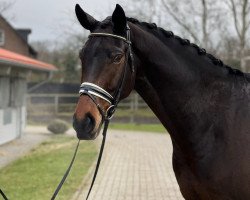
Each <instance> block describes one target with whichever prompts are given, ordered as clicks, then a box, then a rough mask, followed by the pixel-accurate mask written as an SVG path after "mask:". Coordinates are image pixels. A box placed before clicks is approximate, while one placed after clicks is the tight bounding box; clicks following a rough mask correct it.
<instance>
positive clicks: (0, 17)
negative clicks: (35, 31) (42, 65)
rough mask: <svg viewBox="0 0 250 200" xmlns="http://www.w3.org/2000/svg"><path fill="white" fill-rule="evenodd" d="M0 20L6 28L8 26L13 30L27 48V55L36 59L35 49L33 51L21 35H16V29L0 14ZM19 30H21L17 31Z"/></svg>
mask: <svg viewBox="0 0 250 200" xmlns="http://www.w3.org/2000/svg"><path fill="white" fill-rule="evenodd" d="M0 19H2V20H3V21H4V22H5V24H7V26H9V27H10V28H11V29H12V30H13V32H14V33H15V34H16V35H17V37H19V38H20V39H21V40H22V41H23V42H24V43H25V44H26V45H27V46H28V48H29V53H30V54H31V55H33V56H35V57H36V56H37V52H36V51H35V49H33V47H32V46H30V44H29V43H28V40H25V39H24V38H23V37H22V36H21V34H20V33H18V29H15V28H13V27H12V25H11V24H10V23H9V22H8V21H7V20H6V19H5V18H4V17H3V15H1V14H0ZM19 30H21V29H19Z"/></svg>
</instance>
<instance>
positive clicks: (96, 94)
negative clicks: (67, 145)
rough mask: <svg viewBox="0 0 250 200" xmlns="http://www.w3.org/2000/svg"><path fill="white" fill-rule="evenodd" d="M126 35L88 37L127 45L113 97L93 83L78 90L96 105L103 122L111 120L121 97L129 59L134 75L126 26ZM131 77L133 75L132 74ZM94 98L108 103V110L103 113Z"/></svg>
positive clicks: (94, 35)
mask: <svg viewBox="0 0 250 200" xmlns="http://www.w3.org/2000/svg"><path fill="white" fill-rule="evenodd" d="M126 31H127V33H126V35H127V37H126V38H125V37H122V36H119V35H114V34H110V33H91V34H90V35H89V37H113V38H116V39H119V40H122V41H124V42H125V43H127V44H128V51H127V52H128V53H127V54H126V63H125V66H124V68H123V73H122V76H121V78H120V82H119V84H118V87H117V90H116V92H115V94H114V96H112V95H111V94H110V93H109V92H107V91H106V90H105V89H103V88H102V87H100V86H98V85H96V84H94V83H90V82H83V83H82V84H81V86H80V90H79V94H80V95H82V94H84V95H88V96H89V97H90V98H91V99H92V100H93V102H94V103H95V104H96V106H97V108H98V110H99V112H100V114H101V115H102V118H103V119H104V120H105V118H109V119H111V118H112V117H113V115H114V112H115V108H116V107H117V105H118V102H119V100H120V96H121V92H122V89H123V86H124V82H125V77H126V73H127V71H128V70H127V68H128V65H129V59H130V60H131V63H130V65H131V71H132V73H134V71H135V69H134V65H133V54H132V49H131V40H130V28H129V26H128V25H127V29H126ZM132 76H133V74H132ZM96 98H101V99H103V100H105V101H106V102H108V103H109V108H108V109H107V110H106V111H104V109H103V108H101V106H100V104H98V103H97V100H96Z"/></svg>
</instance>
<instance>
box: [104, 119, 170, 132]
mask: <svg viewBox="0 0 250 200" xmlns="http://www.w3.org/2000/svg"><path fill="white" fill-rule="evenodd" d="M109 128H111V129H116V130H128V131H145V132H156V133H166V132H167V131H166V129H165V128H164V127H163V126H162V125H161V124H132V123H124V124H123V123H112V122H111V123H110V125H109Z"/></svg>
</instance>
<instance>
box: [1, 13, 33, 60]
mask: <svg viewBox="0 0 250 200" xmlns="http://www.w3.org/2000/svg"><path fill="white" fill-rule="evenodd" d="M30 33H31V30H30V29H14V28H13V27H12V26H11V25H10V24H9V23H8V22H7V21H6V20H5V19H4V17H3V16H1V14H0V48H3V49H6V50H9V51H13V52H15V53H18V54H21V55H24V56H28V57H32V58H36V57H37V52H36V51H35V50H34V49H33V48H32V47H31V46H30V45H29V43H28V36H29V34H30Z"/></svg>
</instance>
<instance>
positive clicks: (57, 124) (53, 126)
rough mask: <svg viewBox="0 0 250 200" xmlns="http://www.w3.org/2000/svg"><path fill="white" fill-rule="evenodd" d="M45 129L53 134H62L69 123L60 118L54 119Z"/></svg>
mask: <svg viewBox="0 0 250 200" xmlns="http://www.w3.org/2000/svg"><path fill="white" fill-rule="evenodd" d="M47 129H48V130H49V131H50V132H52V133H54V134H63V133H65V132H66V131H67V130H68V129H69V125H68V123H67V122H65V121H63V120H61V119H56V120H53V121H52V122H51V123H50V124H49V125H48V126H47Z"/></svg>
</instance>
